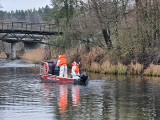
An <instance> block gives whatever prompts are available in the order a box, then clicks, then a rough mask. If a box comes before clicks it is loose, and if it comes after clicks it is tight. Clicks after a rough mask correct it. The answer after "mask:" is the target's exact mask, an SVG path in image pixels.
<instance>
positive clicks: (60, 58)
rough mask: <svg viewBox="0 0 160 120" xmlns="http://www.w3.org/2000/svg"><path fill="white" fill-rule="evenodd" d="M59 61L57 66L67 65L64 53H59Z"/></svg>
mask: <svg viewBox="0 0 160 120" xmlns="http://www.w3.org/2000/svg"><path fill="white" fill-rule="evenodd" d="M59 60H60V63H59V66H67V58H66V56H65V55H61V56H60V57H59Z"/></svg>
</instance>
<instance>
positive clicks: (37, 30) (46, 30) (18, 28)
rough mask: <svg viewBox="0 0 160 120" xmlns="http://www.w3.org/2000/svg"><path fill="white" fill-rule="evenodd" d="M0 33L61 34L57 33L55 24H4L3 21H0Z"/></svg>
mask: <svg viewBox="0 0 160 120" xmlns="http://www.w3.org/2000/svg"><path fill="white" fill-rule="evenodd" d="M0 33H18V34H38V35H56V34H62V32H58V30H57V29H56V26H55V24H47V23H28V22H5V21H0Z"/></svg>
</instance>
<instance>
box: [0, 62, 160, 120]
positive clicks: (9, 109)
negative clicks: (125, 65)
mask: <svg viewBox="0 0 160 120" xmlns="http://www.w3.org/2000/svg"><path fill="white" fill-rule="evenodd" d="M38 73H39V66H35V65H34V64H26V63H24V62H23V61H0V91H1V92H0V120H159V118H160V115H159V113H160V105H159V103H160V78H151V77H139V76H106V75H101V74H91V73H90V74H89V76H90V79H91V80H90V81H89V84H88V85H87V86H79V85H71V84H55V83H40V79H39V77H38Z"/></svg>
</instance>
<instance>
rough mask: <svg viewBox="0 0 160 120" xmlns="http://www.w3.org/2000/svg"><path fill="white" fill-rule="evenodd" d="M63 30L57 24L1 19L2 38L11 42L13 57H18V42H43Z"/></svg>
mask: <svg viewBox="0 0 160 120" xmlns="http://www.w3.org/2000/svg"><path fill="white" fill-rule="evenodd" d="M61 34H62V32H59V30H58V29H57V28H56V25H55V24H48V23H28V22H6V21H0V40H2V41H4V42H8V43H11V58H12V59H15V58H16V43H17V42H24V43H27V42H29V43H32V44H33V43H43V42H42V41H44V40H46V42H47V40H49V39H51V36H52V35H61Z"/></svg>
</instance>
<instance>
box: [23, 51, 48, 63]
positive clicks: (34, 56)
mask: <svg viewBox="0 0 160 120" xmlns="http://www.w3.org/2000/svg"><path fill="white" fill-rule="evenodd" d="M21 58H23V59H25V60H29V61H31V62H32V63H39V62H40V61H43V60H44V58H45V50H44V49H36V50H31V51H27V52H26V53H25V54H24V55H23V56H22V57H21Z"/></svg>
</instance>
